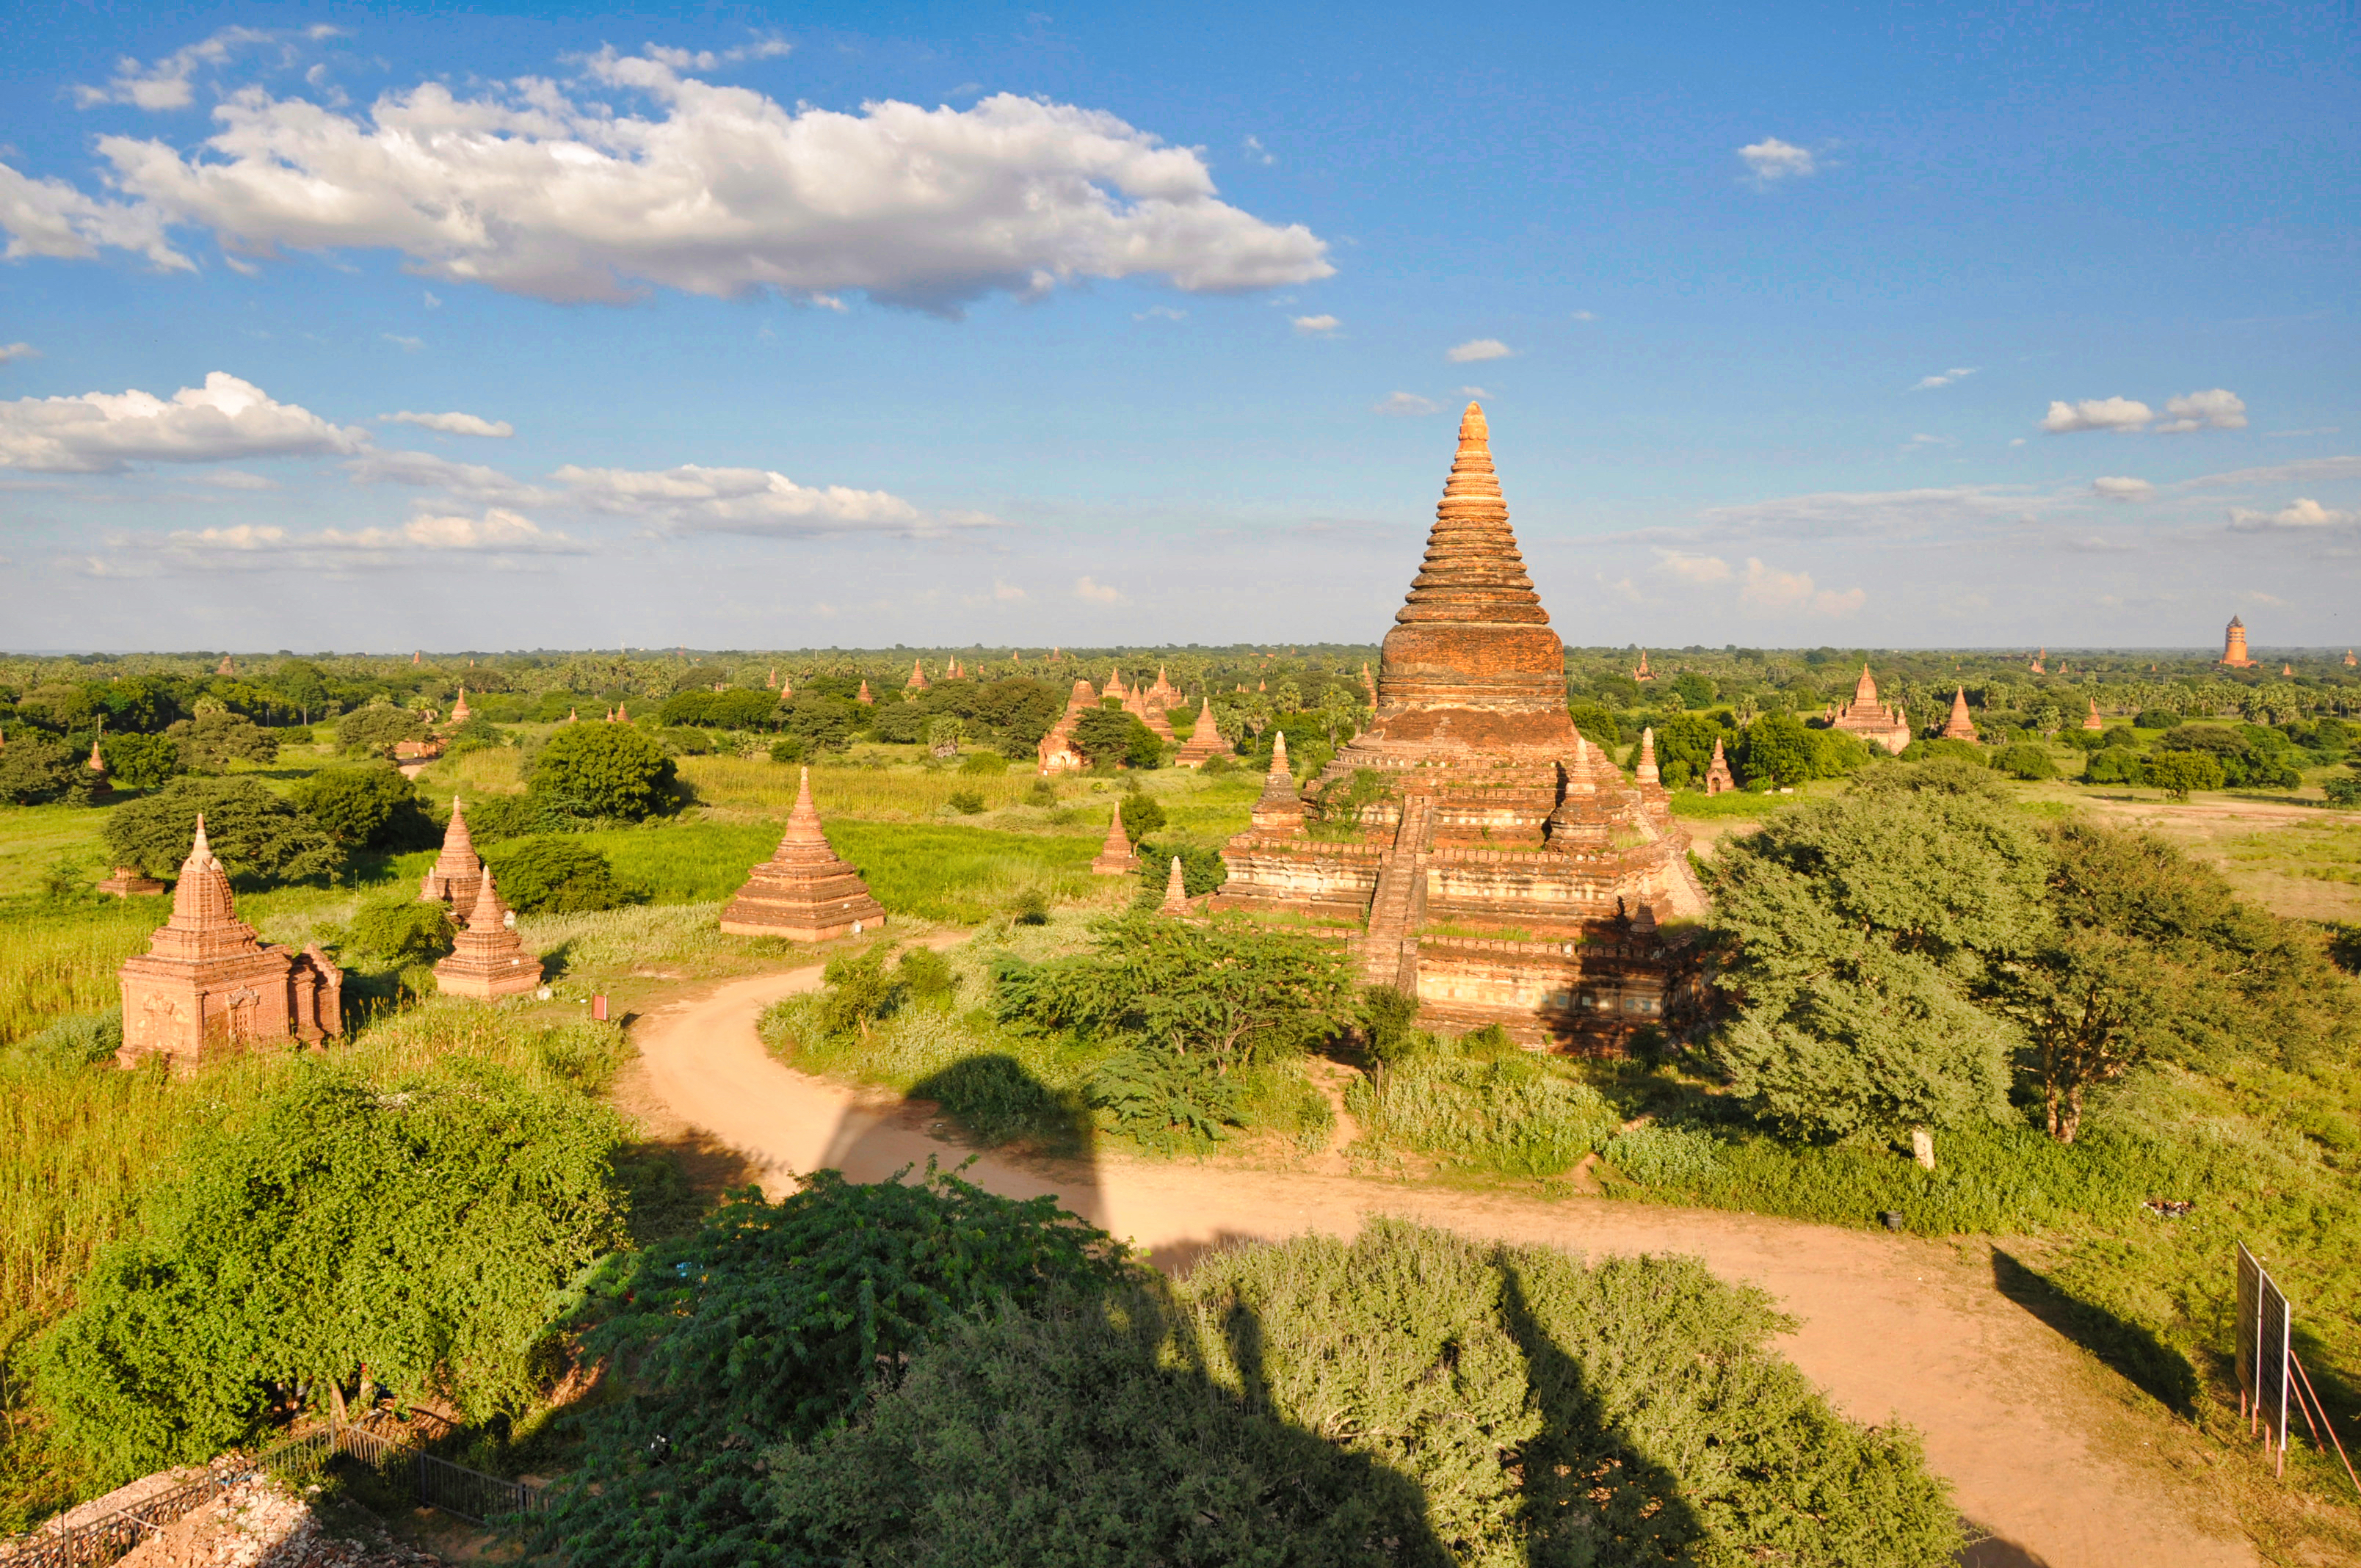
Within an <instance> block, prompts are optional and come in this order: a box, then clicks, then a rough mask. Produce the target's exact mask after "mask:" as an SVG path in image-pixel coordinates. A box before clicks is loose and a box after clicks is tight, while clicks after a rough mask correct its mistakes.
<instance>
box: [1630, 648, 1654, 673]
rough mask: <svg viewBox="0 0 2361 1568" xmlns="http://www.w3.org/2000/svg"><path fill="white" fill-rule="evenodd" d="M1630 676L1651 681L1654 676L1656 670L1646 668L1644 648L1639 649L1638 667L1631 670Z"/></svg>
mask: <svg viewBox="0 0 2361 1568" xmlns="http://www.w3.org/2000/svg"><path fill="white" fill-rule="evenodd" d="M1631 678H1632V679H1633V680H1635V681H1653V680H1654V679H1655V678H1656V672H1655V671H1653V670H1652V669H1650V668H1648V651H1647V650H1646V649H1645V648H1642V649H1641V650H1640V667H1639V668H1638V669H1636V670H1634V671H1632V672H1631Z"/></svg>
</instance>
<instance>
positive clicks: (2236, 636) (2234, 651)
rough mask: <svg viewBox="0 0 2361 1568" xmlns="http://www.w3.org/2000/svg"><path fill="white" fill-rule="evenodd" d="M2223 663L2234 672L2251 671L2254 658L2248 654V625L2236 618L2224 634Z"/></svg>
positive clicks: (2232, 618) (2231, 620)
mask: <svg viewBox="0 0 2361 1568" xmlns="http://www.w3.org/2000/svg"><path fill="white" fill-rule="evenodd" d="M2222 663H2224V664H2226V665H2228V666H2229V667H2230V668H2231V669H2234V670H2251V669H2253V668H2254V667H2255V660H2254V658H2253V657H2252V656H2251V655H2250V654H2248V653H2247V652H2246V622H2245V621H2243V620H2239V619H2238V618H2237V617H2236V616H2235V615H2234V616H2232V617H2231V618H2230V624H2229V625H2228V626H2227V627H2225V628H2224V630H2223V632H2222Z"/></svg>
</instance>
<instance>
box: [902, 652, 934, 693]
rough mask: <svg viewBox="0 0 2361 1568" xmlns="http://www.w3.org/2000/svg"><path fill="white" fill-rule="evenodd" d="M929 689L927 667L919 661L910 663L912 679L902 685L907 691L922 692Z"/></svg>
mask: <svg viewBox="0 0 2361 1568" xmlns="http://www.w3.org/2000/svg"><path fill="white" fill-rule="evenodd" d="M927 688H928V681H927V670H926V666H925V665H923V664H921V663H918V661H917V660H916V659H913V660H911V661H910V678H909V679H908V680H906V681H904V682H903V683H902V689H903V690H905V691H914V692H922V691H925V690H926V689H927Z"/></svg>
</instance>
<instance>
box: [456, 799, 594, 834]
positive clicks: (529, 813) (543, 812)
mask: <svg viewBox="0 0 2361 1568" xmlns="http://www.w3.org/2000/svg"><path fill="white" fill-rule="evenodd" d="M583 826H584V823H583V821H582V819H581V818H580V817H576V816H573V815H571V814H570V813H568V812H566V811H564V810H561V809H560V808H559V807H558V806H555V805H554V804H552V803H551V802H550V801H548V800H546V799H544V798H543V797H542V796H540V795H484V796H482V797H481V798H479V799H477V800H472V801H469V802H468V803H467V836H468V837H469V838H470V839H474V840H475V841H476V843H477V844H478V846H481V845H486V844H496V843H499V842H500V840H501V839H526V838H530V837H532V836H533V835H534V834H536V833H572V832H577V831H579V830H580V829H581V828H583ZM438 832H439V830H438ZM439 841H440V839H439V837H438V839H437V842H439Z"/></svg>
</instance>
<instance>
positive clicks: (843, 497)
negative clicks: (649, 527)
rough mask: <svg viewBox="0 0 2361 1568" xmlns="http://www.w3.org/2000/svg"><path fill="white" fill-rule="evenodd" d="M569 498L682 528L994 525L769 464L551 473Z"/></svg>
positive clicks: (878, 529)
mask: <svg viewBox="0 0 2361 1568" xmlns="http://www.w3.org/2000/svg"><path fill="white" fill-rule="evenodd" d="M551 477H552V478H554V479H555V480H556V481H557V482H558V483H559V484H561V485H564V486H566V494H567V498H568V499H571V500H572V501H574V502H575V503H576V504H577V505H579V506H584V507H588V508H589V509H591V510H594V511H602V512H609V513H613V514H615V515H618V516H622V517H640V518H646V519H650V520H652V521H658V522H661V523H663V524H664V525H666V526H668V527H670V528H672V529H674V530H675V531H677V532H684V533H751V534H759V535H767V536H773V537H778V536H796V535H811V534H822V533H900V534H933V533H941V532H945V531H946V530H948V529H950V528H955V527H973V526H978V525H989V524H990V523H992V522H993V521H994V520H993V519H990V518H985V517H980V516H976V515H972V514H956V513H928V512H923V511H921V510H918V509H917V507H915V506H912V505H911V504H910V503H909V502H908V501H906V500H904V499H902V498H901V497H899V496H895V495H889V494H888V493H886V492H885V491H884V490H856V489H851V488H848V487H846V486H843V485H828V486H818V487H815V486H809V485H798V484H796V482H795V481H794V480H793V479H790V478H788V477H786V476H785V474H781V473H776V472H774V471H773V470H771V469H767V468H704V467H698V466H696V465H694V464H688V465H684V466H680V467H677V468H665V469H661V470H634V469H630V468H579V467H576V466H572V465H571V464H569V465H567V466H566V467H563V468H560V469H558V470H557V472H556V473H555V474H554V475H552V476H551Z"/></svg>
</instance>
